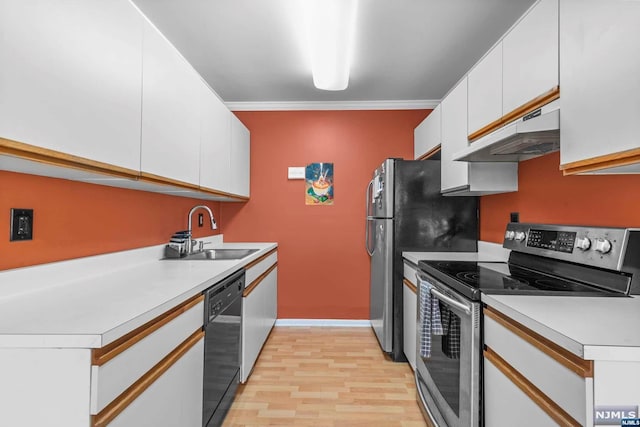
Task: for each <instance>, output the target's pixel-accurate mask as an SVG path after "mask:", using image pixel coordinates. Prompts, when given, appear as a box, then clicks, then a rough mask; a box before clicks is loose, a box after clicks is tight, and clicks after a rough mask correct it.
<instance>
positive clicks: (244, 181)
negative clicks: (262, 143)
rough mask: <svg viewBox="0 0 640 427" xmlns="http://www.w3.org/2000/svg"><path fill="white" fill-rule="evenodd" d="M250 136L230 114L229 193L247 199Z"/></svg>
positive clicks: (247, 130)
mask: <svg viewBox="0 0 640 427" xmlns="http://www.w3.org/2000/svg"><path fill="white" fill-rule="evenodd" d="M250 149H251V134H250V133H249V129H247V128H246V126H245V125H244V124H242V122H241V121H240V119H238V118H237V117H236V115H235V114H231V193H233V194H238V195H240V196H247V197H249V177H250V170H251V162H250Z"/></svg>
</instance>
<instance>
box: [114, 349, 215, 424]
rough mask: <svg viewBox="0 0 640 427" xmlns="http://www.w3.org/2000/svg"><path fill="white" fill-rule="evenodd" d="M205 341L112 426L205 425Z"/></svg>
mask: <svg viewBox="0 0 640 427" xmlns="http://www.w3.org/2000/svg"><path fill="white" fill-rule="evenodd" d="M203 364H204V338H201V339H200V340H199V341H198V343H197V344H196V345H194V346H193V347H192V348H191V349H190V350H189V351H187V352H186V353H185V354H184V355H183V356H182V357H181V358H180V359H178V360H177V361H176V362H175V363H174V364H173V365H172V366H171V367H170V368H169V369H168V370H167V371H166V372H165V373H163V374H162V375H161V376H160V377H159V378H158V379H156V380H155V381H154V382H153V384H151V385H150V386H149V388H147V389H146V390H145V391H144V392H143V393H142V394H141V395H140V396H138V397H137V398H136V399H135V400H134V401H133V402H132V403H131V404H129V405H128V406H127V408H126V409H125V410H124V411H122V412H121V413H120V414H119V415H118V416H117V417H116V418H114V420H113V421H112V422H111V423H109V426H110V427H131V426H136V427H156V426H180V427H201V426H202V372H203V367H204V366H203Z"/></svg>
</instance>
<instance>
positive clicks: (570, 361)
mask: <svg viewBox="0 0 640 427" xmlns="http://www.w3.org/2000/svg"><path fill="white" fill-rule="evenodd" d="M483 312H484V315H485V316H487V317H489V318H491V319H493V320H495V321H496V322H498V323H499V324H500V325H502V326H503V327H505V328H507V329H508V330H509V331H511V332H512V333H514V334H516V335H517V336H519V337H520V338H522V339H523V340H525V341H526V342H528V343H529V344H531V345H532V346H534V347H535V348H537V349H538V350H540V351H542V352H543V353H544V354H546V355H547V356H549V357H551V358H552V359H553V360H555V361H556V362H558V363H560V364H561V365H562V366H564V367H565V368H567V369H569V370H570V371H572V372H574V373H575V374H577V375H579V376H580V377H582V378H593V361H592V360H583V359H581V358H580V357H578V356H576V355H575V354H573V353H570V352H569V351H567V350H565V349H564V348H562V347H560V346H559V345H558V344H556V343H554V342H553V341H551V340H549V339H547V338H545V337H543V336H541V335H540V334H538V333H536V332H534V331H532V330H531V329H529V328H527V327H526V326H523V325H521V324H520V323H518V322H516V321H515V320H513V319H511V318H509V317H507V316H505V315H504V314H502V313H500V312H499V311H496V310H494V309H493V308H491V307H485V308H484V310H483Z"/></svg>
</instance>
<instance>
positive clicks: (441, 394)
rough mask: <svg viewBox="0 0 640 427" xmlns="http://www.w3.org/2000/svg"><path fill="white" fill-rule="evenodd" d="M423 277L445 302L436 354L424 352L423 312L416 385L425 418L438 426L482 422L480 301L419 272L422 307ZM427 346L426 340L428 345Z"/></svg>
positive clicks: (435, 338)
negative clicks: (442, 330)
mask: <svg viewBox="0 0 640 427" xmlns="http://www.w3.org/2000/svg"><path fill="white" fill-rule="evenodd" d="M421 281H425V282H427V283H428V284H430V285H431V298H436V299H437V300H438V302H439V307H440V314H441V316H442V323H443V326H444V330H445V334H444V335H431V346H430V348H431V353H430V355H429V357H424V354H423V353H422V351H421V346H420V344H421V343H422V342H421V331H422V327H421V325H420V323H419V322H420V320H419V319H420V318H421V317H422V316H420V313H418V325H417V326H418V327H417V328H416V330H417V337H416V339H417V346H416V347H417V349H418V351H417V353H418V354H417V357H416V372H415V375H416V386H417V389H418V402H419V403H420V406H421V409H422V411H423V414H424V415H425V418H429V419H430V421H431V422H432V424H434V425H435V426H448V427H453V426H465V427H466V426H473V427H475V426H479V425H480V424H481V419H482V417H481V408H482V405H481V402H480V369H481V364H480V362H481V360H480V356H481V354H480V308H481V307H480V303H479V302H473V301H470V300H468V299H466V298H464V297H463V296H461V295H460V294H458V293H456V292H454V291H453V290H451V289H450V288H448V287H447V286H445V285H444V284H443V283H441V282H439V281H437V280H436V279H434V278H433V277H431V276H429V275H428V274H425V273H424V272H419V273H418V283H419V286H418V310H421V307H420V301H421V292H422V291H423V289H421V288H423V286H421V285H420V282H421ZM422 344H423V343H422Z"/></svg>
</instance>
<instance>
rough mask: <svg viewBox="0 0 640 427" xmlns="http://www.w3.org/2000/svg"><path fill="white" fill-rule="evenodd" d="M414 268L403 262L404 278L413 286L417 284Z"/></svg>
mask: <svg viewBox="0 0 640 427" xmlns="http://www.w3.org/2000/svg"><path fill="white" fill-rule="evenodd" d="M416 271H417V270H416V268H415V267H414V266H413V265H411V264H409V263H408V262H406V261H405V262H404V278H405V279H408V280H409V281H410V282H411V283H412V284H413V285H414V286H415V285H416V283H418V279H416Z"/></svg>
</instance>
